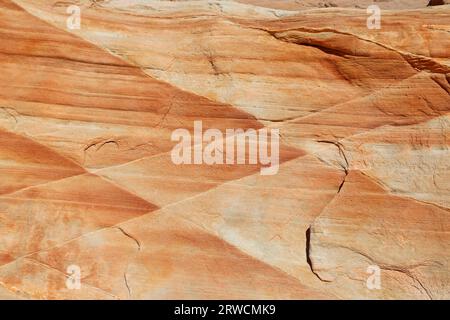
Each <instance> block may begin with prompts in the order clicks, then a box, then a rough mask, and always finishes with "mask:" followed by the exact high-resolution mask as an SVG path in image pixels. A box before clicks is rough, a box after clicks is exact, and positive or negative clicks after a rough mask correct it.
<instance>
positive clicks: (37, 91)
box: [0, 0, 450, 299]
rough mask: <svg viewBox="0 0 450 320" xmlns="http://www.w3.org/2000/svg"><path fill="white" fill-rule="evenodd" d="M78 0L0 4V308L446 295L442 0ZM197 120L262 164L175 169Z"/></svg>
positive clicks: (449, 136) (449, 28) (448, 46)
mask: <svg viewBox="0 0 450 320" xmlns="http://www.w3.org/2000/svg"><path fill="white" fill-rule="evenodd" d="M76 4H77V5H79V6H80V8H81V28H80V29H75V30H72V29H69V28H68V27H67V18H68V16H69V14H68V13H67V11H66V10H67V6H68V5H70V3H69V2H67V3H66V2H60V1H54V0H37V1H24V0H14V1H9V0H0V25H1V31H0V40H1V41H0V55H1V59H0V65H1V67H2V73H1V74H0V84H1V86H0V145H1V148H0V172H1V177H2V179H1V181H0V297H1V298H6V299H66V298H68V299H130V298H131V299H164V298H173V299H197V298H198V299H222V298H223V299H240V298H245V299H258V298H260V299H291V298H294V299H334V298H341V299H360V298H369V299H448V298H450V271H449V270H450V268H449V267H450V266H449V263H450V238H449V237H450V236H449V235H450V182H449V181H450V151H449V141H450V118H449V115H448V114H449V111H450V6H449V5H439V6H432V7H427V5H428V1H419V0H417V1H383V2H377V4H379V5H380V6H381V8H382V9H383V10H382V18H381V29H379V30H377V29H368V28H367V23H366V20H367V18H368V13H367V12H366V8H367V6H368V5H370V4H373V2H372V1H358V2H356V1H350V0H342V1H338V0H336V1H289V0H286V1H266V0H235V1H232V0H229V1H208V0H198V1H142V0H126V1H125V0H111V1H86V0H83V1H77V2H76ZM198 120H201V121H202V122H203V126H204V127H205V129H209V128H217V129H219V130H222V131H224V130H226V129H233V128H242V129H244V130H245V129H248V128H253V129H255V130H258V129H259V130H261V129H264V128H270V129H278V130H280V137H281V146H280V168H279V171H278V173H277V174H276V175H273V176H262V175H260V166H259V165H250V166H242V165H223V166H222V165H212V166H210V165H206V164H202V165H188V166H177V165H175V164H174V163H173V162H172V160H171V156H170V151H171V149H172V148H173V145H174V143H173V142H172V141H171V133H172V132H173V131H174V130H175V129H177V128H186V129H187V130H188V131H189V132H192V131H193V124H194V121H198ZM71 265H76V266H79V267H80V270H81V288H80V290H72V289H70V288H68V286H67V283H66V281H67V277H68V274H67V272H68V271H67V268H68V266H71ZM374 267H375V268H379V271H380V281H381V282H380V287H379V288H371V287H370V286H368V279H369V277H370V276H371V273H370V270H374V269H373V268H374ZM368 270H369V273H368Z"/></svg>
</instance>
